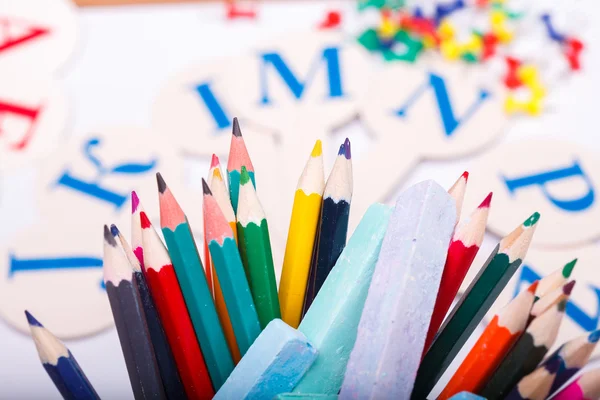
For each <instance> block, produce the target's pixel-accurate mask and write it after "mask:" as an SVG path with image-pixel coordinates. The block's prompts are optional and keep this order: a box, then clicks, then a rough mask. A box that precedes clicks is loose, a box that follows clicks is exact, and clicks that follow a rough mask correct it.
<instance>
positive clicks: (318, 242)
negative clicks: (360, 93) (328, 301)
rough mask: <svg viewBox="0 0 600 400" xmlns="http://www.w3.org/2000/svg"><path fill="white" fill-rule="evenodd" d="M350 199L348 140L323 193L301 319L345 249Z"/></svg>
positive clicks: (350, 165)
mask: <svg viewBox="0 0 600 400" xmlns="http://www.w3.org/2000/svg"><path fill="white" fill-rule="evenodd" d="M351 200H352V157H351V152H350V141H349V140H348V139H346V141H345V142H344V143H343V144H342V145H341V146H340V150H339V152H338V156H337V159H336V161H335V164H334V166H333V169H332V170H331V174H330V175H329V178H328V179H327V184H326V185H325V190H324V193H323V203H322V205H321V216H320V220H319V228H318V230H317V235H316V237H315V246H314V249H313V256H312V262H311V265H310V272H309V277H308V283H307V286H306V294H305V296H304V306H303V309H302V316H304V314H306V312H307V311H308V308H309V307H310V305H311V304H312V302H313V300H314V298H315V297H316V296H317V293H319V290H321V286H323V283H325V279H327V276H328V275H329V272H330V271H331V269H332V268H333V267H334V265H335V263H336V261H337V259H338V258H339V256H340V254H342V250H344V247H345V246H346V236H347V233H348V218H349V216H350V202H351Z"/></svg>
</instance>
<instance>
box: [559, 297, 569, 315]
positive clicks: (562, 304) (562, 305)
mask: <svg viewBox="0 0 600 400" xmlns="http://www.w3.org/2000/svg"><path fill="white" fill-rule="evenodd" d="M565 308H567V300H566V299H564V300H561V302H560V303H558V311H561V312H563V311H565Z"/></svg>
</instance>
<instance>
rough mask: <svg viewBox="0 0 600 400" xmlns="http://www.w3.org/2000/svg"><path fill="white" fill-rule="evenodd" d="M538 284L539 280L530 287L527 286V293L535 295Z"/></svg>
mask: <svg viewBox="0 0 600 400" xmlns="http://www.w3.org/2000/svg"><path fill="white" fill-rule="evenodd" d="M538 283H540V281H539V280H538V281H535V282H533V283H532V284H531V285H529V287H528V288H527V291H528V292H529V293H533V294H535V291H536V290H537V287H538Z"/></svg>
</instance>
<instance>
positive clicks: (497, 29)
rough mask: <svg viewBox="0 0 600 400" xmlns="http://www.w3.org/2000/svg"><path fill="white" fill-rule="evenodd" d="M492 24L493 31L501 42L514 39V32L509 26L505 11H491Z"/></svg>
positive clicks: (504, 42)
mask: <svg viewBox="0 0 600 400" xmlns="http://www.w3.org/2000/svg"><path fill="white" fill-rule="evenodd" d="M490 25H491V28H492V33H494V35H496V37H497V38H498V40H499V41H500V43H503V44H506V43H509V42H511V41H512V39H513V33H512V32H511V31H510V30H509V29H508V27H507V24H506V15H505V14H504V12H503V11H500V10H493V11H492V12H491V13H490Z"/></svg>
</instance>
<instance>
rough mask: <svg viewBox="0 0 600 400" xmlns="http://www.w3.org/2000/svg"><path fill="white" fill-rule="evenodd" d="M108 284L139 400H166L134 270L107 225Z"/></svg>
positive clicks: (128, 367)
mask: <svg viewBox="0 0 600 400" xmlns="http://www.w3.org/2000/svg"><path fill="white" fill-rule="evenodd" d="M103 261H104V282H105V284H106V293H107V294H108V300H109V302H110V308H111V310H112V313H113V318H114V320H115V325H116V327H117V334H118V335H119V342H121V350H122V351H123V358H124V359H125V365H126V366H127V372H128V374H129V382H130V383H131V389H132V390H133V395H134V397H135V398H136V400H141V399H166V398H167V396H166V394H165V389H164V387H163V384H162V380H161V377H160V372H159V369H158V363H157V361H156V356H155V354H154V348H153V347H152V343H151V341H150V333H149V330H148V324H147V322H146V316H145V315H144V310H143V307H142V299H141V297H140V294H139V292H138V291H137V289H136V288H135V286H134V285H133V269H132V267H131V265H130V264H129V260H128V259H127V257H126V256H125V253H124V252H123V251H122V249H120V248H119V246H118V244H117V241H116V240H115V238H114V236H113V235H112V233H111V232H110V229H108V226H106V225H104V260H103Z"/></svg>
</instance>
